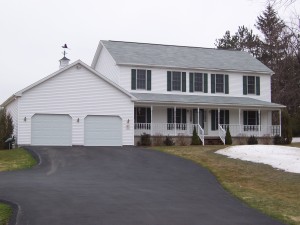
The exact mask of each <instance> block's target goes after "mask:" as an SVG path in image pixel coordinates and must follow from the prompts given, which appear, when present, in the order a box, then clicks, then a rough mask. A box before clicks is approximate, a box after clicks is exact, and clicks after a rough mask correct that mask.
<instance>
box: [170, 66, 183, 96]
mask: <svg viewBox="0 0 300 225" xmlns="http://www.w3.org/2000/svg"><path fill="white" fill-rule="evenodd" d="M174 73H179V76H180V84H179V90H174V88H173V81H174V80H173V75H174ZM171 91H178V92H182V72H181V71H171Z"/></svg>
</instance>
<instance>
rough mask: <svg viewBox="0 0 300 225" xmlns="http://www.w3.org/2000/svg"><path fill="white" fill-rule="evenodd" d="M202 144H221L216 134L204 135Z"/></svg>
mask: <svg viewBox="0 0 300 225" xmlns="http://www.w3.org/2000/svg"><path fill="white" fill-rule="evenodd" d="M204 144H205V145H223V142H222V141H221V139H220V137H218V136H205V137H204Z"/></svg>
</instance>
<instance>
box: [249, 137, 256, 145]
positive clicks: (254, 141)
mask: <svg viewBox="0 0 300 225" xmlns="http://www.w3.org/2000/svg"><path fill="white" fill-rule="evenodd" d="M247 143H248V145H257V144H258V141H257V138H256V137H255V136H254V135H252V136H250V137H249V139H248V142H247Z"/></svg>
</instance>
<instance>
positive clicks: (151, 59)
mask: <svg viewBox="0 0 300 225" xmlns="http://www.w3.org/2000/svg"><path fill="white" fill-rule="evenodd" d="M101 42H102V43H103V45H104V46H105V48H106V49H107V50H108V51H109V52H110V54H111V55H112V57H113V58H114V59H115V61H116V63H117V64H119V65H122V64H123V65H124V64H126V65H148V66H161V67H170V68H190V69H207V70H226V71H241V72H248V71H249V72H261V73H269V74H270V73H273V72H272V70H270V69H269V68H268V67H266V66H265V65H264V64H262V63H261V62H260V61H258V60H257V59H255V58H254V57H252V56H251V55H250V54H249V53H247V52H241V51H229V50H219V49H209V48H200V47H185V46H174V45H160V44H146V43H135V42H121V41H101Z"/></svg>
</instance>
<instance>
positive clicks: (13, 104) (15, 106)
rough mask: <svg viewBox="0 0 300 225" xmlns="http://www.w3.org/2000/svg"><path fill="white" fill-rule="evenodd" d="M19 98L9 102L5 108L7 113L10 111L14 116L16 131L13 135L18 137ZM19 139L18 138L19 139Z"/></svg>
mask: <svg viewBox="0 0 300 225" xmlns="http://www.w3.org/2000/svg"><path fill="white" fill-rule="evenodd" d="M18 100H19V99H18V98H16V99H15V100H13V101H12V102H11V103H9V104H8V105H7V106H6V107H5V108H6V111H7V113H9V114H10V115H11V117H12V120H13V124H14V132H13V135H14V136H15V137H16V138H17V137H18ZM17 141H18V139H17Z"/></svg>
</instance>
